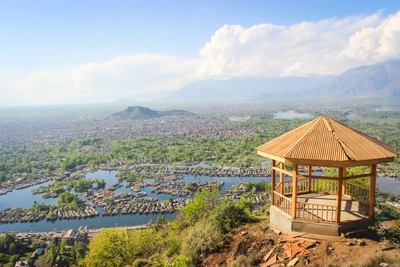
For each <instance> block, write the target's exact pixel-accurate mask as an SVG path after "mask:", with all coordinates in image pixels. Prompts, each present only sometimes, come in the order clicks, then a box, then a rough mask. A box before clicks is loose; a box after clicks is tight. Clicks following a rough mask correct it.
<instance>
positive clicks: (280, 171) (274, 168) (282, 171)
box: [272, 163, 292, 176]
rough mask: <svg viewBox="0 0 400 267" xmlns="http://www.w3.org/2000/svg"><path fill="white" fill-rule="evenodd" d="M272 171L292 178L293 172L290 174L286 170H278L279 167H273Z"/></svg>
mask: <svg viewBox="0 0 400 267" xmlns="http://www.w3.org/2000/svg"><path fill="white" fill-rule="evenodd" d="M282 164H283V163H282ZM272 169H273V170H276V171H278V172H279V173H283V174H286V175H287V176H292V172H289V171H287V170H285V169H281V168H277V167H273V168H272Z"/></svg>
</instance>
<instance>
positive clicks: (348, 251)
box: [201, 224, 400, 267]
mask: <svg viewBox="0 0 400 267" xmlns="http://www.w3.org/2000/svg"><path fill="white" fill-rule="evenodd" d="M201 266H203V267H215V266H238V267H242V266H244V267H247V266H262V267H269V266H274V267H275V266H315V267H317V266H318V267H319V266H331V267H333V266H338V267H339V266H340V267H341V266H400V248H399V244H397V245H395V244H390V243H389V242H387V241H379V237H377V236H376V235H374V233H373V232H371V231H368V230H365V231H360V232H354V233H351V234H349V235H348V236H347V237H346V236H341V237H329V236H323V235H312V234H307V233H291V234H286V235H284V234H282V233H280V232H279V231H277V230H274V229H272V228H271V227H269V225H265V224H264V225H263V224H259V225H247V226H245V227H242V228H239V229H237V230H236V231H234V232H233V233H232V234H230V235H229V236H228V237H227V240H226V241H225V243H224V245H223V246H222V247H221V249H220V250H219V251H218V252H215V253H214V254H212V255H210V256H208V257H207V258H205V259H204V260H203V261H202V264H201Z"/></svg>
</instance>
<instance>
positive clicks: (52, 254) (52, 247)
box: [48, 244, 57, 260]
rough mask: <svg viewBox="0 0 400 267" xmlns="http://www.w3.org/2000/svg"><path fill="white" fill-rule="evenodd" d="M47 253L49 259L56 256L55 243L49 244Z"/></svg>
mask: <svg viewBox="0 0 400 267" xmlns="http://www.w3.org/2000/svg"><path fill="white" fill-rule="evenodd" d="M48 253H49V255H48V257H49V259H50V260H54V259H55V257H56V256H57V247H56V245H54V244H50V246H49V252H48Z"/></svg>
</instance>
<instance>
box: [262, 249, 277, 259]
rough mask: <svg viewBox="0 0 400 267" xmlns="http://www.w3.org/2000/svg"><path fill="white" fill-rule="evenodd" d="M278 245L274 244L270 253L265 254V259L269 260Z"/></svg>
mask: <svg viewBox="0 0 400 267" xmlns="http://www.w3.org/2000/svg"><path fill="white" fill-rule="evenodd" d="M275 248H276V246H274V247H273V248H272V249H271V250H270V251H269V252H268V253H267V255H265V256H264V258H263V259H264V261H268V259H269V257H271V255H272V253H273V252H274V250H275Z"/></svg>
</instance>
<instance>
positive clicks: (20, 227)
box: [0, 171, 400, 232]
mask: <svg viewBox="0 0 400 267" xmlns="http://www.w3.org/2000/svg"><path fill="white" fill-rule="evenodd" d="M117 174H118V171H97V172H94V173H87V174H86V178H99V179H104V181H105V182H106V183H107V185H106V186H109V185H113V184H115V183H117V182H118V179H117V177H116V175H117ZM177 181H197V182H201V181H222V182H224V185H223V186H222V188H221V191H222V192H224V190H225V189H226V188H228V187H231V186H232V185H235V184H239V183H240V182H259V181H267V182H271V178H270V177H209V176H199V175H184V178H183V179H179V180H177ZM48 183H49V182H47V183H44V184H41V185H46V184H48ZM377 184H378V186H379V187H380V188H381V190H382V191H389V192H394V193H397V194H400V181H399V180H396V179H393V178H381V177H378V178H377ZM41 185H35V186H33V187H30V188H25V189H21V190H14V191H12V192H10V193H8V194H7V195H3V196H0V209H5V208H8V207H10V208H15V207H21V208H30V207H32V204H33V202H34V201H35V200H36V201H37V202H38V203H46V204H54V203H56V202H57V198H49V199H43V198H42V197H41V196H40V195H36V196H34V195H32V193H31V190H32V189H34V188H37V187H39V186H41ZM153 188H154V187H144V188H142V189H143V191H145V192H147V197H156V198H158V199H160V200H166V199H168V197H169V196H170V195H167V194H159V195H157V194H153V193H151V190H152V189H153ZM116 191H118V192H120V193H124V192H130V193H133V191H131V190H130V188H125V187H120V188H118V189H117V190H116ZM81 198H83V199H84V197H81ZM97 210H98V211H99V212H101V208H99V207H97ZM157 216H159V215H157V214H154V215H144V214H142V215H139V214H134V215H133V214H132V215H117V216H111V217H107V216H105V217H103V216H101V215H100V216H98V217H94V218H88V219H77V220H56V221H46V220H42V221H39V222H37V223H13V224H2V225H0V232H11V231H18V232H30V231H36V232H42V231H51V230H53V229H55V228H56V229H71V228H75V229H77V228H79V226H90V225H92V226H91V227H93V228H102V227H114V226H132V225H141V224H145V223H148V222H149V221H150V220H152V221H155V220H156V219H157ZM174 216H176V215H175V214H168V215H165V217H167V218H169V219H171V218H173V217H174Z"/></svg>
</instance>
